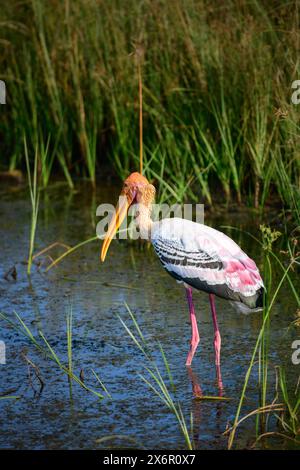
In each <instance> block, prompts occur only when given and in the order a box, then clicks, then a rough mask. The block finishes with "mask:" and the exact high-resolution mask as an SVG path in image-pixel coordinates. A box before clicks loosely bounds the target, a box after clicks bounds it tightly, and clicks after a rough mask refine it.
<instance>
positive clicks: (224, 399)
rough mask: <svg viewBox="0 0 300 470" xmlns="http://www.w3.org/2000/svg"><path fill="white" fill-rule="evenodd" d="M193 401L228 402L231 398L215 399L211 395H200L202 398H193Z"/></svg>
mask: <svg viewBox="0 0 300 470" xmlns="http://www.w3.org/2000/svg"><path fill="white" fill-rule="evenodd" d="M194 400H197V401H198V400H199V401H204V400H206V401H229V400H232V398H229V397H216V396H213V395H202V396H197V397H194Z"/></svg>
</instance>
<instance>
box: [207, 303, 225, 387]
mask: <svg viewBox="0 0 300 470" xmlns="http://www.w3.org/2000/svg"><path fill="white" fill-rule="evenodd" d="M209 301H210V307H211V313H212V319H213V324H214V330H215V338H214V346H215V364H216V373H217V380H218V386H219V388H220V389H222V388H223V384H222V376H221V361H220V354H221V335H220V331H219V327H218V321H217V312H216V306H215V296H214V295H213V294H209Z"/></svg>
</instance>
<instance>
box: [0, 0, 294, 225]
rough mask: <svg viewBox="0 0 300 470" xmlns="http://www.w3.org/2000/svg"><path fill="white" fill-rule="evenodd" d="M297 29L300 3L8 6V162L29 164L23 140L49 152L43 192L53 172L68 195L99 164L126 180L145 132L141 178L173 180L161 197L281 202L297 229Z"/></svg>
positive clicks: (1, 48) (2, 129) (188, 0)
mask: <svg viewBox="0 0 300 470" xmlns="http://www.w3.org/2000/svg"><path fill="white" fill-rule="evenodd" d="M158 5H159V8H158ZM57 17H60V18H62V19H63V21H64V24H65V28H62V29H60V30H57V27H56V19H57ZM298 20H299V12H298V4H297V1H296V0H294V1H292V2H289V3H288V4H285V3H282V4H281V5H280V6H278V2H276V1H275V0H274V1H270V2H268V3H266V2H264V3H262V2H256V1H250V2H248V1H246V0H243V1H236V0H230V1H229V2H227V3H226V4H224V3H219V2H217V3H216V4H215V5H212V4H211V2H209V1H208V0H200V1H198V2H196V3H195V2H194V1H193V0H184V1H181V0H174V1H173V2H171V3H170V2H163V3H161V2H159V1H158V0H155V1H154V2H153V1H152V0H146V1H144V2H142V3H141V2H134V1H133V0H129V1H127V2H123V3H122V2H119V1H118V0H112V1H110V2H109V4H107V3H103V2H93V1H83V0H79V1H77V2H70V1H66V2H64V3H59V2H55V4H53V3H51V4H48V3H45V2H39V1H37V0H30V1H28V2H25V3H24V4H21V5H20V3H19V2H17V1H16V0H13V1H11V2H9V3H7V4H6V5H3V8H1V12H0V21H1V24H2V30H1V38H0V69H1V70H3V71H4V70H5V74H4V72H2V75H1V79H3V80H4V81H5V82H6V85H7V102H8V105H7V106H3V107H2V108H1V111H3V113H2V114H1V116H2V118H1V122H0V133H1V142H2V143H1V150H2V162H3V165H5V166H6V167H9V168H11V169H13V168H16V167H19V168H24V167H25V161H24V157H23V152H21V149H22V146H23V141H22V138H23V137H22V136H23V134H24V133H25V136H26V140H27V143H28V153H29V158H30V159H31V158H32V156H33V155H34V153H35V149H36V145H38V148H39V153H40V151H41V149H44V150H45V149H47V158H44V159H42V168H41V174H42V175H44V176H42V180H43V184H44V185H46V184H47V182H48V181H49V174H50V171H51V172H52V173H53V172H56V173H57V172H61V173H63V175H64V177H65V178H66V180H67V182H68V184H69V186H71V187H72V186H73V181H72V178H73V177H76V176H77V175H81V176H87V177H88V178H89V179H90V180H91V181H92V183H93V185H95V184H96V176H97V171H98V172H99V173H101V171H102V170H103V169H104V167H106V168H107V167H109V168H110V173H111V174H112V173H117V174H118V175H119V176H120V177H122V178H124V176H125V174H126V175H127V174H128V173H129V172H130V171H132V170H133V169H134V168H136V169H138V168H139V161H140V158H139V155H138V154H139V136H140V132H141V131H142V130H143V139H141V138H140V145H142V143H143V149H141V148H140V155H141V152H143V158H144V162H143V165H144V169H145V172H146V174H147V175H148V176H150V177H151V178H152V179H160V180H162V181H164V182H167V183H166V184H165V185H164V186H162V185H161V190H160V194H159V198H161V199H166V198H169V199H172V200H173V201H178V200H179V202H181V201H183V200H184V199H189V200H198V201H199V199H201V198H202V199H203V200H204V199H205V200H206V201H208V203H209V204H212V203H213V202H214V201H215V200H216V198H217V197H218V194H219V193H220V190H219V188H220V189H222V192H223V193H224V194H225V196H226V199H227V201H229V200H235V199H236V200H237V201H242V202H244V201H247V202H248V203H249V201H252V204H253V205H254V206H255V207H257V208H263V206H264V205H265V204H266V202H267V201H268V200H270V198H277V199H278V198H279V199H280V200H281V203H282V205H284V206H285V208H286V209H288V210H289V211H291V215H292V217H293V218H295V219H296V220H297V221H298V222H299V214H300V209H299V208H300V194H299V178H300V164H299V126H298V124H297V122H298V115H297V113H298V111H297V106H296V105H294V104H293V103H291V95H292V91H293V90H292V88H291V87H292V82H293V80H295V79H296V78H298V77H297V70H298V68H299V67H298V62H297V61H298V59H297V57H298V56H297V41H295V39H294V35H295V34H296V31H297V28H298V22H299V21H298ZM87 25H88V27H87ZM25 38H26V41H24V39H25ZM25 43H26V46H25ZM133 44H135V46H133ZM136 45H138V46H139V47H140V48H141V47H142V48H143V51H144V60H143V113H141V112H139V111H140V106H139V104H138V96H139V95H138V90H139V89H140V94H141V86H140V87H139V84H140V85H141V79H140V78H141V74H140V73H136V61H135V60H134V58H133V57H132V56H130V53H131V52H132V50H133V49H134V47H135V48H136V47H137V46H136ZM8 51H9V53H8ZM291 71H292V72H291ZM140 104H141V100H140ZM141 119H143V126H141V125H140V124H141ZM112 166H113V168H114V169H112ZM216 188H218V191H216ZM219 196H222V194H219Z"/></svg>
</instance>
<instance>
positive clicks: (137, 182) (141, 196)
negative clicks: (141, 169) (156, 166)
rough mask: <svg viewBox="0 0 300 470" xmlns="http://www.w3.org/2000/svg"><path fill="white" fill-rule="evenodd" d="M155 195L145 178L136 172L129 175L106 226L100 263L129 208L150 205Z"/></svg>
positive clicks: (152, 187) (153, 189)
mask: <svg viewBox="0 0 300 470" xmlns="http://www.w3.org/2000/svg"><path fill="white" fill-rule="evenodd" d="M150 193H151V194H150ZM154 194H155V188H154V186H152V184H150V183H149V181H148V180H147V178H145V177H144V176H143V175H141V174H140V173H138V172H135V173H131V175H129V176H128V178H126V180H125V181H124V184H123V188H122V191H121V194H120V197H119V202H118V204H117V207H116V211H115V214H114V216H113V218H112V220H111V222H110V224H109V226H108V229H107V233H106V236H105V238H104V241H103V245H102V250H101V261H104V260H105V257H106V253H107V251H108V248H109V245H110V244H111V241H112V239H113V238H114V235H115V234H116V232H117V230H118V229H119V227H120V225H121V224H122V222H123V220H124V219H125V217H126V214H127V212H128V209H129V207H130V206H131V205H132V204H136V203H140V202H142V203H144V204H148V203H151V202H152V200H153V197H154Z"/></svg>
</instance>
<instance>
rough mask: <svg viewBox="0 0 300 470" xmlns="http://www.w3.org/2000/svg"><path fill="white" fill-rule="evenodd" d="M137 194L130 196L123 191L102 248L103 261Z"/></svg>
mask: <svg viewBox="0 0 300 470" xmlns="http://www.w3.org/2000/svg"><path fill="white" fill-rule="evenodd" d="M134 197H135V195H133V196H130V195H129V194H126V195H125V194H124V193H121V195H120V197H119V202H118V205H117V207H116V212H115V215H114V216H113V218H112V220H111V222H110V224H109V226H108V229H107V234H106V236H105V238H104V241H103V245H102V250H101V257H100V259H101V261H102V262H103V261H104V260H105V257H106V253H107V251H108V248H109V245H110V244H111V241H112V239H113V238H114V236H115V234H116V232H117V230H118V229H119V227H120V225H121V224H122V222H123V220H124V219H125V217H126V214H127V211H128V209H129V206H130V204H131V203H132V201H133V199H134Z"/></svg>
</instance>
